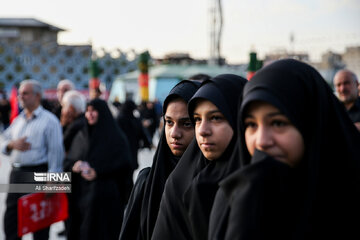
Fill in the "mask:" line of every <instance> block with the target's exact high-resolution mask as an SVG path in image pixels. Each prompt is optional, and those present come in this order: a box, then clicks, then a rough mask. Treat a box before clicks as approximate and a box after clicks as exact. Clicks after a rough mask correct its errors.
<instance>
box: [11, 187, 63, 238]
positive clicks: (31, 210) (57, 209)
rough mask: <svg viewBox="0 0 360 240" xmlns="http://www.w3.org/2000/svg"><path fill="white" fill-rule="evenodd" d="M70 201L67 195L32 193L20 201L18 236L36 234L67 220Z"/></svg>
mask: <svg viewBox="0 0 360 240" xmlns="http://www.w3.org/2000/svg"><path fill="white" fill-rule="evenodd" d="M67 217H68V201H67V196H66V194H65V193H53V194H52V195H51V196H49V197H45V193H32V194H28V195H25V196H23V197H21V198H19V200H18V236H19V237H21V236H23V235H24V234H26V233H29V232H35V231H38V230H40V229H43V228H45V227H48V226H50V225H51V224H53V223H55V222H58V221H62V220H65V219H67Z"/></svg>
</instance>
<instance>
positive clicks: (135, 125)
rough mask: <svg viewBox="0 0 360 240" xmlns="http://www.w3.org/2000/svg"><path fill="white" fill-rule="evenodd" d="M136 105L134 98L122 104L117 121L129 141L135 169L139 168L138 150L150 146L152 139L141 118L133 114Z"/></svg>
mask: <svg viewBox="0 0 360 240" xmlns="http://www.w3.org/2000/svg"><path fill="white" fill-rule="evenodd" d="M135 109H136V105H135V103H134V102H133V101H132V100H127V101H126V102H125V103H124V104H122V106H121V109H120V112H119V115H118V117H117V123H118V125H119V127H120V128H121V130H123V132H124V133H125V135H126V137H127V140H128V142H129V146H130V151H131V156H132V165H133V169H134V170H135V169H137V168H138V167H139V165H138V150H139V148H145V147H146V148H150V147H151V139H150V136H149V135H148V134H147V132H146V131H145V129H144V127H143V125H142V123H141V121H140V119H138V118H136V117H135V116H134V114H133V112H134V110H135Z"/></svg>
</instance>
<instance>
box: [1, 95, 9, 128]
mask: <svg viewBox="0 0 360 240" xmlns="http://www.w3.org/2000/svg"><path fill="white" fill-rule="evenodd" d="M10 111H11V107H10V103H9V101H8V100H6V99H0V122H2V123H3V124H4V126H5V128H6V127H7V126H9V124H10Z"/></svg>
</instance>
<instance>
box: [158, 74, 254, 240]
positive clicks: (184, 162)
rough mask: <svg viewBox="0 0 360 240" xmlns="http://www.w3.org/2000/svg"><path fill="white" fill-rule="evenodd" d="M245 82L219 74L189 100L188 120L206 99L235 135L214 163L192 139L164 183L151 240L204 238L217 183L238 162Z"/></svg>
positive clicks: (228, 75) (203, 85)
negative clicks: (238, 127) (238, 121)
mask: <svg viewBox="0 0 360 240" xmlns="http://www.w3.org/2000/svg"><path fill="white" fill-rule="evenodd" d="M246 82H247V81H246V80H245V79H243V78H241V77H239V76H236V75H231V74H223V75H219V76H217V77H215V78H214V79H212V80H209V81H204V82H203V83H202V85H201V87H200V88H199V90H198V91H197V92H196V93H195V95H194V96H193V98H192V99H191V100H190V102H189V104H188V111H189V115H190V118H192V114H193V110H194V107H195V104H196V101H197V100H198V99H199V98H203V99H207V100H209V101H211V102H212V103H214V104H215V105H216V106H217V107H218V108H219V110H220V111H221V112H222V113H223V114H224V116H225V117H226V119H227V120H228V121H229V123H230V125H231V126H232V128H233V130H234V136H233V138H232V139H231V142H230V143H229V145H228V147H227V149H226V150H225V152H224V153H223V154H222V156H221V157H220V158H219V159H216V160H213V161H209V160H207V159H206V158H205V157H204V156H203V155H202V153H201V151H200V149H199V147H198V145H197V142H196V140H195V139H194V140H193V141H192V143H191V144H190V145H189V147H188V148H187V150H186V151H185V153H184V155H183V156H182V158H181V159H180V162H179V164H178V165H177V166H176V168H175V170H174V171H173V172H172V174H171V175H170V176H169V178H168V180H167V183H166V186H165V191H164V194H163V197H162V200H161V205H160V211H159V215H158V219H157V222H156V226H155V229H154V233H153V238H152V239H186V240H188V239H207V232H208V220H209V214H210V210H211V207H212V203H213V200H214V197H215V193H216V191H217V189H218V183H219V181H221V180H222V179H223V178H224V177H226V176H227V175H228V174H230V173H231V172H233V171H234V170H236V169H237V168H238V166H239V163H240V162H239V160H238V151H237V148H236V146H237V144H236V141H237V135H236V132H237V131H236V124H235V122H236V116H237V109H238V107H237V103H238V98H239V97H240V95H241V92H242V89H243V87H244V85H245V83H246ZM209 86H210V87H209Z"/></svg>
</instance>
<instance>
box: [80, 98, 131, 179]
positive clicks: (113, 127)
mask: <svg viewBox="0 0 360 240" xmlns="http://www.w3.org/2000/svg"><path fill="white" fill-rule="evenodd" d="M88 106H92V107H94V109H95V110H97V111H98V113H99V117H98V121H97V123H96V124H95V125H93V126H90V125H89V124H87V128H88V129H89V130H88V131H89V137H90V138H89V151H88V154H87V157H86V160H87V161H88V162H89V164H90V165H91V166H92V167H93V168H94V169H95V170H96V172H97V173H98V174H101V173H102V172H108V171H113V170H116V169H117V168H121V167H128V166H131V161H130V158H129V151H127V148H128V146H127V144H128V143H127V140H126V137H125V135H124V133H123V132H122V131H121V130H120V129H119V127H118V126H117V124H116V122H115V120H114V119H113V116H112V114H111V112H110V110H109V107H108V106H107V103H106V102H105V101H104V100H101V99H94V100H92V101H90V102H89V103H88ZM120 143H121V144H122V146H119V144H120ZM119 156H123V157H122V158H121V159H119ZM124 156H126V157H124ZM99 159H102V160H101V161H99ZM116 159H119V160H118V161H116ZM115 166H117V167H115Z"/></svg>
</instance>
